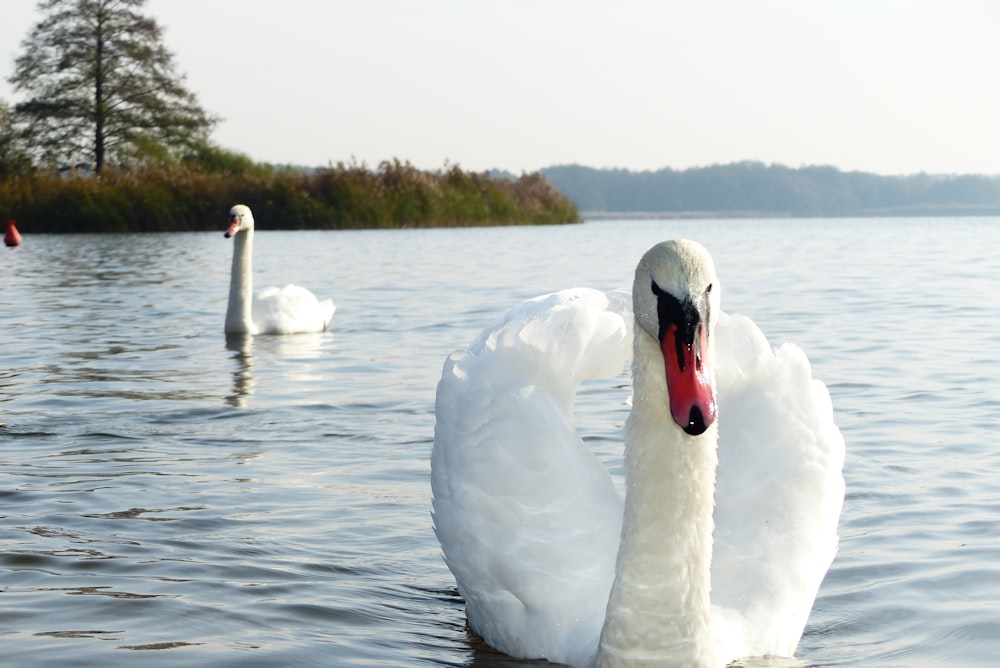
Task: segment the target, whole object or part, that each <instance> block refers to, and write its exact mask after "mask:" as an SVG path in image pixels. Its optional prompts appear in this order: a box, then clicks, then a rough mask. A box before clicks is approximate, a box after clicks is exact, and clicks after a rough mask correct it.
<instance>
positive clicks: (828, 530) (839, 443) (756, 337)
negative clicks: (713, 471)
mask: <svg viewBox="0 0 1000 668" xmlns="http://www.w3.org/2000/svg"><path fill="white" fill-rule="evenodd" d="M716 335H717V339H716V346H717V348H716V353H717V369H716V374H717V382H718V387H719V474H718V481H717V485H716V509H715V522H716V529H715V546H714V554H713V562H712V603H713V606H714V608H715V609H714V613H715V621H716V622H717V624H716V629H717V633H718V634H719V635H720V639H719V643H720V646H731V647H732V648H733V649H732V650H730V652H731V654H730V657H731V658H736V657H738V656H752V655H761V654H777V655H783V656H792V655H793V654H794V652H795V646H796V645H797V643H798V640H799V638H800V637H801V635H802V631H803V629H804V627H805V624H806V621H807V620H808V617H809V612H810V610H811V609H812V605H813V601H814V600H815V597H816V592H817V590H818V589H819V586H820V583H821V582H822V580H823V577H824V575H825V574H826V572H827V570H828V569H829V567H830V563H831V562H832V561H833V557H834V555H835V553H836V550H837V541H838V538H837V523H838V519H839V517H840V510H841V506H842V505H843V500H844V478H843V474H842V470H843V463H844V439H843V437H842V436H841V434H840V431H839V429H837V426H836V424H835V423H834V421H833V408H832V405H831V402H830V395H829V392H828V391H827V389H826V386H825V385H823V383H822V382H820V381H818V380H815V379H814V378H813V377H812V371H811V368H810V365H809V361H808V359H806V356H805V353H803V351H802V350H801V349H800V348H798V347H797V346H794V345H791V344H785V345H783V346H782V347H780V348H778V349H777V350H774V349H773V348H772V347H771V346H770V344H768V342H767V340H766V339H765V338H764V335H763V334H762V333H761V331H760V330H759V329H758V328H757V326H756V325H755V324H754V323H753V322H752V321H750V320H749V319H747V318H744V317H740V316H727V315H726V314H722V315H721V317H720V321H719V323H718V327H717V330H716ZM732 652H734V653H732Z"/></svg>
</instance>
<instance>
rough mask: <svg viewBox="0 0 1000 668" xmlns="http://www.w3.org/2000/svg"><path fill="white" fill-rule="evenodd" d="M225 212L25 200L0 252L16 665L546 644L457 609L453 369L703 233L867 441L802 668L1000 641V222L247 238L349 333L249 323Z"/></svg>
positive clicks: (1, 383) (4, 478)
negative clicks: (556, 300)
mask: <svg viewBox="0 0 1000 668" xmlns="http://www.w3.org/2000/svg"><path fill="white" fill-rule="evenodd" d="M223 219H224V216H220V228H219V230H217V231H212V232H205V233H189V234H163V235H141V236H140V235H85V236H43V235H32V234H31V227H30V225H28V224H27V223H26V221H25V222H22V225H21V231H22V233H23V234H24V237H25V241H24V244H23V246H22V247H20V248H16V249H13V250H7V249H3V252H0V267H2V276H3V283H2V296H0V421H2V422H4V423H6V426H5V427H4V428H2V429H0V541H2V543H0V544H2V550H0V643H2V651H3V653H4V657H3V662H4V663H6V664H10V665H28V664H31V665H69V664H72V665H80V666H83V665H93V666H105V665H109V664H116V665H120V664H126V665H127V664H139V663H141V664H142V665H144V666H148V665H209V664H210V665H213V666H227V665H232V666H253V665H261V666H264V665H267V666H271V665H276V666H277V665H280V666H290V665H329V666H371V665H381V666H417V665H452V666H477V667H480V668H487V667H496V666H506V667H510V666H527V665H540V664H537V663H532V662H525V661H513V660H509V659H505V658H504V657H502V656H499V655H497V654H496V653H494V652H492V651H490V650H489V649H488V648H486V647H484V646H483V645H482V644H481V643H480V642H478V641H477V640H476V639H475V637H474V636H473V635H472V634H470V632H468V631H467V630H466V625H465V615H464V611H463V607H462V602H461V600H460V598H459V597H458V594H457V591H456V589H455V584H454V580H453V579H452V577H451V575H450V573H449V572H448V570H447V568H446V567H445V566H444V564H443V562H442V561H441V558H440V555H439V550H438V546H437V543H436V540H435V538H434V535H433V532H432V530H431V522H430V517H429V503H430V486H429V481H428V474H429V463H428V458H429V455H430V449H431V442H432V437H433V427H434V413H433V403H434V390H435V384H436V382H437V380H438V377H439V375H440V370H441V365H442V362H443V360H444V358H445V356H446V355H447V354H448V353H449V352H450V351H452V350H453V349H455V348H459V347H463V346H465V345H468V344H469V343H470V342H471V341H472V339H473V338H474V337H475V335H476V334H477V333H478V331H479V330H480V329H481V328H482V327H483V326H485V325H486V324H488V323H489V322H490V321H491V320H492V319H493V318H494V317H495V316H497V315H499V314H500V313H501V312H502V311H504V310H505V309H506V308H508V307H509V306H511V305H513V304H514V303H516V302H517V301H519V300H522V299H525V298H528V297H532V296H535V295H537V294H541V293H544V292H550V291H553V290H557V289H561V288H565V287H573V286H577V285H586V286H591V287H598V288H602V289H611V288H615V287H628V286H629V285H630V284H631V278H632V272H633V268H634V265H635V262H636V261H637V259H638V258H639V256H640V255H641V254H642V253H643V252H644V251H645V250H646V249H647V248H648V247H649V246H651V245H652V244H653V243H655V242H656V241H660V240H662V239H665V238H670V237H677V236H684V237H689V238H694V239H697V240H699V241H701V242H702V243H704V244H705V245H706V246H708V248H709V249H710V250H711V251H712V253H713V255H714V256H715V261H716V266H717V268H718V271H719V275H720V281H721V283H722V289H723V297H722V299H723V307H724V308H725V309H726V310H727V311H729V312H731V313H743V314H745V315H749V316H751V317H753V318H754V320H755V321H756V322H757V323H758V324H759V325H760V326H761V328H762V329H763V330H764V332H765V333H766V334H767V335H768V336H769V337H770V339H771V341H772V343H773V344H776V343H780V342H783V341H795V342H797V343H799V344H800V345H801V346H802V347H803V348H804V349H805V350H806V352H807V353H808V354H809V356H810V358H811V360H812V362H813V365H814V372H815V374H816V376H817V377H819V378H822V379H823V380H825V381H826V382H827V384H828V385H829V388H830V392H831V395H832V397H833V402H834V407H835V411H836V416H837V421H838V423H839V425H840V427H841V430H842V431H843V434H844V437H845V439H846V441H847V448H848V450H847V462H846V466H845V477H846V480H847V499H846V503H845V506H844V512H843V516H842V520H841V536H842V538H841V547H840V552H839V555H838V557H837V559H836V561H835V562H834V564H833V567H832V569H831V571H830V573H829V575H828V576H827V579H826V581H825V583H824V585H823V588H822V590H821V591H820V594H819V597H818V600H817V601H816V605H815V608H814V610H813V614H812V617H811V619H810V623H809V626H808V628H807V631H806V634H805V636H804V637H803V639H802V642H801V643H800V645H799V651H798V656H799V658H800V659H801V660H802V661H803V662H804V664H806V665H822V666H855V667H856V666H879V667H883V666H955V665H965V666H987V665H995V664H996V663H997V661H998V660H1000V447H998V434H1000V384H998V382H997V380H996V378H997V375H998V371H1000V362H998V356H1000V318H998V315H997V311H996V299H997V295H998V294H1000V252H998V249H1000V219H978V218H960V219H887V220H873V219H867V220H771V221H763V220H726V221H714V220H705V221H627V222H626V221H623V222H609V221H605V222H600V221H598V222H588V223H585V224H583V225H576V226H565V227H531V228H529V227H514V228H490V229H452V230H396V231H345V232H268V231H258V233H257V237H256V242H257V243H256V247H255V278H256V281H257V285H258V287H264V286H265V285H270V284H284V283H287V282H296V283H299V284H301V285H305V286H306V287H308V288H310V289H311V290H313V291H314V292H315V293H316V294H317V296H319V297H321V298H323V297H332V298H333V300H334V302H335V303H336V304H337V313H336V315H335V316H334V329H333V331H331V332H325V333H322V334H316V335H299V336H285V337H258V338H256V339H254V340H251V341H230V342H228V343H227V341H226V339H225V337H224V336H223V334H222V325H223V317H224V313H225V308H226V297H227V292H228V281H229V262H230V254H231V252H232V242H231V241H226V240H224V239H223V237H222V225H223V224H224V222H225V221H224V220H223ZM260 224H261V226H262V227H266V221H260ZM614 384H615V383H613V382H609V383H607V384H605V385H601V384H596V385H595V386H594V387H592V388H590V389H588V390H587V392H586V393H585V395H584V396H583V397H582V398H581V404H582V405H581V406H580V408H579V413H580V417H581V420H582V424H581V430H585V431H586V433H587V434H589V435H591V436H593V439H594V441H595V442H598V443H604V442H606V443H613V442H615V439H617V438H619V436H618V433H617V432H618V429H620V426H621V419H620V418H621V413H620V411H619V412H616V413H614V414H607V413H601V412H597V413H592V414H587V411H586V409H588V408H591V407H593V406H599V405H601V404H602V399H605V398H606V396H605V395H606V394H607V393H609V392H612V391H614V389H615V388H614V387H613V385H614ZM619 391H620V390H619ZM619 402H620V397H619ZM609 447H610V446H609Z"/></svg>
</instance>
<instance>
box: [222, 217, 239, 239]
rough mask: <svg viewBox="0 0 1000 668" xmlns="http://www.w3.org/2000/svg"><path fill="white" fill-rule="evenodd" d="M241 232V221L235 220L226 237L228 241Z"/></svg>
mask: <svg viewBox="0 0 1000 668" xmlns="http://www.w3.org/2000/svg"><path fill="white" fill-rule="evenodd" d="M239 231H240V221H239V220H234V221H233V222H232V224H231V225H230V226H229V229H228V230H226V234H225V237H226V238H227V239H228V238H229V237H231V236H233V235H234V234H236V233H237V232H239Z"/></svg>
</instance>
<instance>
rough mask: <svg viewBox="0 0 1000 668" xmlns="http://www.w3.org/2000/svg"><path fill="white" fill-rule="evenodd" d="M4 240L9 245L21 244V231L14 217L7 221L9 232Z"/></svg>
mask: <svg viewBox="0 0 1000 668" xmlns="http://www.w3.org/2000/svg"><path fill="white" fill-rule="evenodd" d="M3 242H4V243H5V244H7V245H8V246H20V245H21V233H20V232H18V231H17V225H15V224H14V219H13V218H11V219H10V220H8V221H7V234H6V235H5V236H4V238H3Z"/></svg>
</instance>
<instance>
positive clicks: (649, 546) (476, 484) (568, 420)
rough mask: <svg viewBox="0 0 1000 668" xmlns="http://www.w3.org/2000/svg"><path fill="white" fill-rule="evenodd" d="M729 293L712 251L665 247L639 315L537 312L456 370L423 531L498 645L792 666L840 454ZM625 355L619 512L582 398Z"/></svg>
mask: <svg viewBox="0 0 1000 668" xmlns="http://www.w3.org/2000/svg"><path fill="white" fill-rule="evenodd" d="M719 293H720V290H719V282H718V279H717V277H716V275H715V269H714V266H713V263H712V259H711V257H710V256H709V254H708V252H707V251H706V250H705V249H704V248H703V247H701V246H700V245H698V244H696V243H694V242H689V241H669V242H664V243H661V244H658V245H657V246H654V247H653V248H652V249H651V250H649V251H648V252H647V253H646V254H645V255H644V256H643V258H642V260H641V261H640V262H639V265H638V267H637V268H636V272H635V283H634V286H633V290H632V298H631V304H630V300H629V297H628V295H627V293H623V292H609V293H602V292H598V291H596V290H590V289H574V290H566V291H563V292H559V293H555V294H551V295H546V296H542V297H538V298H536V299H533V300H530V301H527V302H525V303H523V304H521V305H520V306H517V307H515V308H514V309H512V310H511V311H509V312H508V313H507V314H506V316H505V317H504V318H503V319H502V320H501V321H499V322H497V323H496V324H495V325H494V326H493V327H491V328H487V329H486V330H484V332H483V333H482V335H481V336H480V337H479V339H478V340H477V341H476V342H475V343H474V344H473V345H472V347H471V348H469V349H468V350H461V351H457V352H455V353H453V354H452V355H450V356H449V357H448V359H447V361H446V362H445V365H444V370H443V373H442V377H441V381H440V383H439V384H438V390H437V401H436V406H435V413H436V424H435V430H434V446H433V451H432V454H431V485H432V492H433V502H432V503H433V518H434V529H435V532H436V533H437V536H438V539H439V541H440V543H441V547H442V550H443V552H444V557H445V561H446V562H447V564H448V567H449V568H450V569H451V571H452V573H453V574H454V576H455V579H456V581H457V584H458V589H459V592H460V593H461V595H462V597H463V598H464V599H465V604H466V614H467V617H468V620H469V623H470V625H471V626H472V628H473V629H474V630H475V631H476V632H477V633H479V635H481V636H482V637H483V639H484V640H485V641H486V642H487V643H488V644H490V645H491V646H493V647H495V648H496V649H499V650H501V651H503V652H505V653H507V654H510V655H513V656H516V657H520V658H545V659H548V660H550V661H555V662H560V663H566V664H570V665H573V666H591V665H597V666H620V665H627V666H647V665H650V666H653V665H655V666H674V665H676V666H722V665H725V664H726V663H727V662H728V661H731V660H734V659H739V658H744V657H751V656H763V655H781V656H791V655H793V654H794V651H795V648H796V645H797V644H798V641H799V638H800V637H801V635H802V632H803V629H804V627H805V624H806V621H807V619H808V616H809V612H810V610H811V609H812V604H813V601H814V599H815V596H816V593H817V590H818V589H819V586H820V583H821V581H822V579H823V577H824V575H825V573H826V571H827V570H828V568H829V566H830V564H831V562H832V560H833V557H834V554H835V552H836V547H837V541H838V538H837V522H838V518H839V516H840V509H841V506H842V504H843V498H844V480H843V475H842V468H843V460H844V441H843V438H842V437H841V434H840V431H839V430H838V429H837V427H836V425H835V424H834V423H833V411H832V406H831V403H830V397H829V393H828V392H827V389H826V387H825V386H824V385H823V384H822V383H821V382H820V381H818V380H813V379H812V373H811V370H810V367H809V362H808V360H807V359H806V357H805V355H804V353H803V352H802V351H801V350H800V349H799V348H797V347H795V346H792V345H788V344H786V345H784V346H782V347H781V348H780V349H778V350H774V349H772V348H771V347H770V345H769V344H768V343H767V341H766V339H765V338H764V336H763V334H761V332H760V330H759V329H757V327H756V326H755V325H754V324H753V323H752V322H751V321H750V320H749V319H746V318H742V317H739V316H732V317H731V316H728V315H726V314H725V313H723V312H722V310H721V309H720V308H719V296H720V294H719ZM633 306H634V326H633V314H632V307H633ZM633 329H634V336H633ZM630 347H631V348H632V364H631V367H632V392H633V398H632V408H631V412H630V414H629V416H628V419H627V420H626V423H625V450H624V458H625V459H624V468H625V487H626V490H627V491H626V493H625V500H624V502H623V501H622V500H621V499H620V497H619V494H618V492H617V491H616V490H615V488H614V483H613V482H612V479H611V477H610V475H609V473H608V471H607V469H606V468H605V467H604V465H603V464H601V463H600V462H599V461H598V459H597V458H596V456H595V455H594V454H593V453H592V452H591V451H590V450H589V449H588V448H587V447H586V446H585V445H584V444H583V442H582V441H581V439H580V437H579V435H578V434H577V433H576V430H575V428H574V426H573V399H574V397H575V394H576V390H577V387H578V386H579V384H580V382H581V381H583V380H585V379H588V378H594V377H598V376H601V375H605V376H614V375H616V374H617V373H620V372H621V369H622V366H623V364H624V363H625V362H626V361H628V358H629V349H630ZM624 399H625V397H623V402H624ZM716 415H717V416H718V419H716ZM717 466H718V469H717ZM713 492H714V493H715V494H714V497H713ZM713 511H714V523H713ZM713 525H714V526H713ZM713 545H714V554H713Z"/></svg>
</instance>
